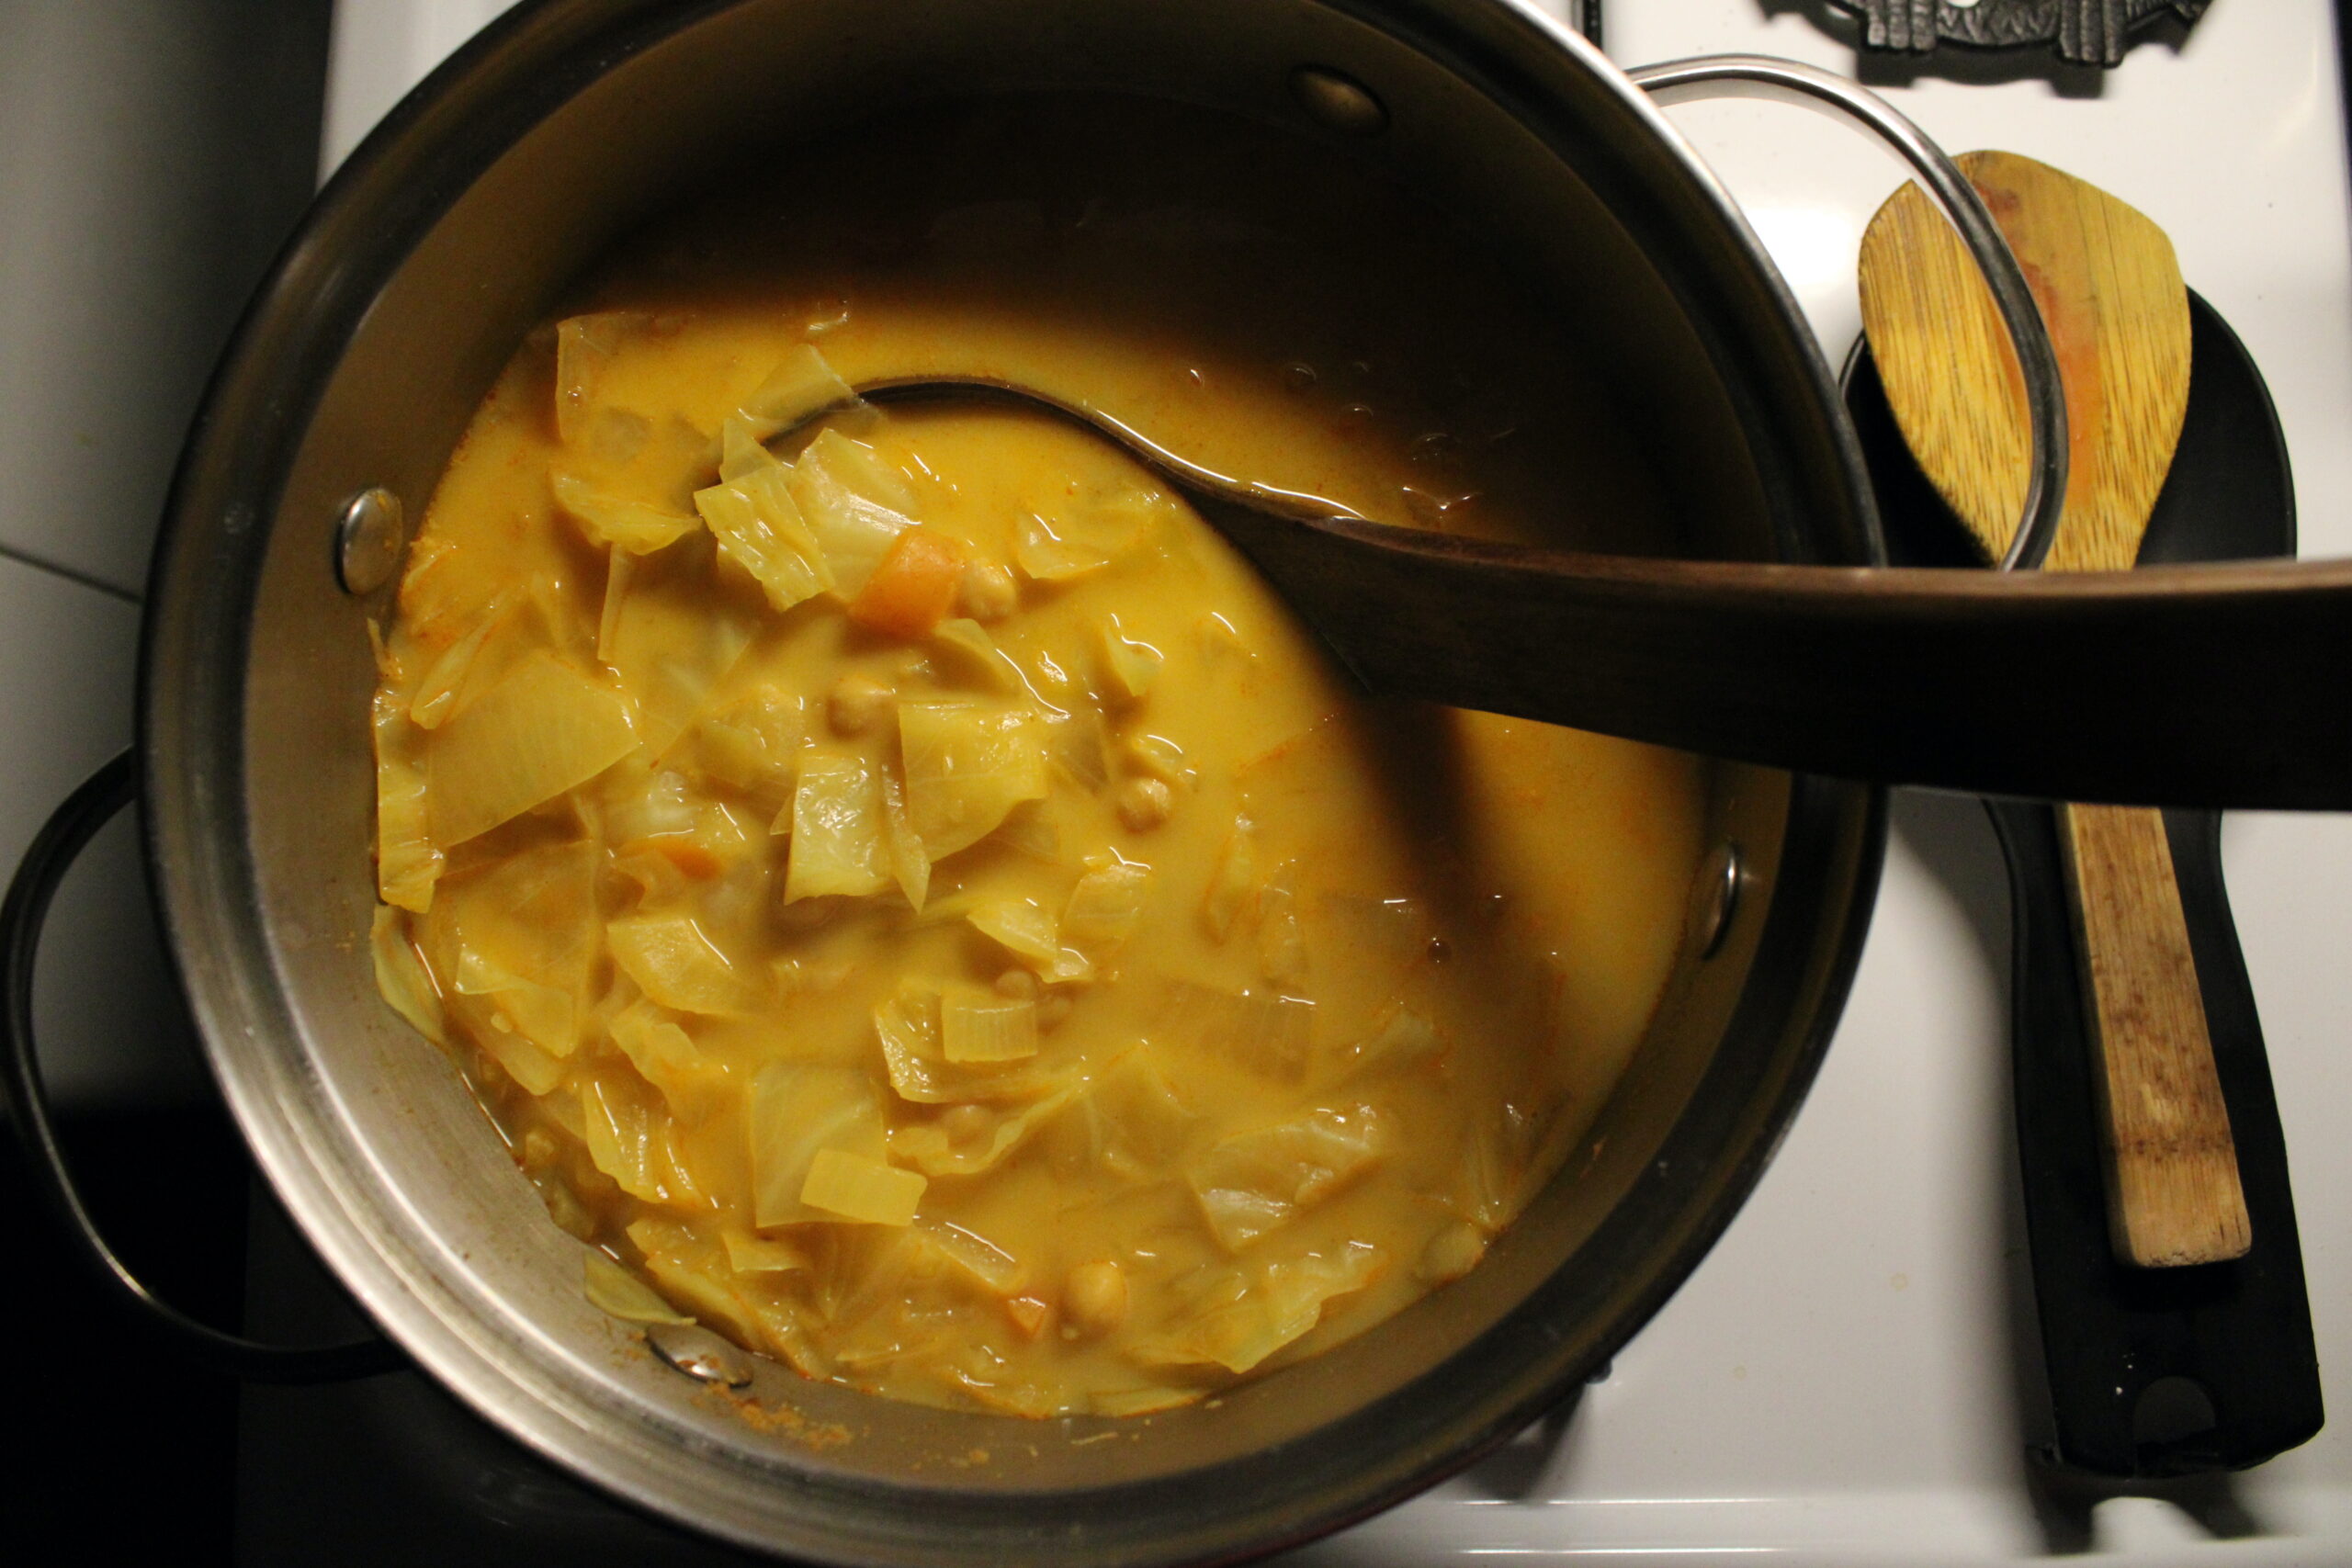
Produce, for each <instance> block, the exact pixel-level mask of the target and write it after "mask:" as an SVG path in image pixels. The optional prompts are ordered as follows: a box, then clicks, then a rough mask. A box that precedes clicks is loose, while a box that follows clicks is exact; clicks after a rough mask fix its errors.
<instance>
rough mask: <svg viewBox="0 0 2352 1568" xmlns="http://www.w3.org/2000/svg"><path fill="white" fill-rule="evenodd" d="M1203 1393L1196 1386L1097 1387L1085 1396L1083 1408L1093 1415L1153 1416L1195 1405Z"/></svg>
mask: <svg viewBox="0 0 2352 1568" xmlns="http://www.w3.org/2000/svg"><path fill="white" fill-rule="evenodd" d="M1202 1393H1204V1390H1201V1389H1197V1388H1115V1389H1100V1390H1097V1391H1096V1392H1095V1393H1091V1394H1090V1395H1088V1397H1087V1402H1086V1407H1087V1408H1088V1409H1089V1410H1091V1411H1092V1412H1093V1413H1094V1414H1095V1415H1097V1416H1156V1415H1158V1414H1159V1412H1161V1411H1163V1410H1181V1409H1182V1408H1183V1407H1184V1406H1185V1405H1187V1404H1195V1403H1197V1402H1198V1401H1199V1400H1200V1397H1201V1395H1202Z"/></svg>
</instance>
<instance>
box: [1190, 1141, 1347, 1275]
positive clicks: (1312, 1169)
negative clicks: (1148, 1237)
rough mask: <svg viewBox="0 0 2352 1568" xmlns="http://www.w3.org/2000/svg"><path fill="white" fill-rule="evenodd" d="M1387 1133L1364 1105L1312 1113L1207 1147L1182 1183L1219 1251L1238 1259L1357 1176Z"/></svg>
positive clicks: (1196, 1159)
mask: <svg viewBox="0 0 2352 1568" xmlns="http://www.w3.org/2000/svg"><path fill="white" fill-rule="evenodd" d="M1386 1134H1387V1123H1386V1122H1385V1120H1384V1119H1383V1118H1382V1117H1381V1115H1380V1113H1379V1112H1378V1111H1375V1110H1374V1109H1373V1108H1372V1107H1371V1106H1369V1105H1350V1106H1329V1105H1325V1106H1317V1107H1316V1108H1315V1109H1314V1110H1312V1111H1308V1112H1307V1113H1306V1115H1304V1116H1300V1117H1297V1118H1295V1119H1294V1120H1292V1121H1288V1122H1276V1123H1275V1124H1274V1125H1272V1126H1271V1127H1261V1128H1259V1129H1258V1130H1257V1131H1255V1132H1250V1133H1237V1134H1234V1135H1233V1136H1232V1137H1229V1138H1227V1139H1225V1140H1224V1141H1222V1142H1220V1143H1217V1144H1216V1145H1211V1146H1210V1147H1209V1148H1208V1149H1207V1150H1205V1151H1204V1153H1202V1154H1201V1155H1200V1156H1198V1157H1197V1158H1195V1159H1194V1160H1193V1162H1192V1163H1191V1164H1190V1165H1189V1166H1187V1167H1186V1168H1185V1172H1184V1178H1185V1179H1186V1180H1187V1181H1188V1182H1190V1183H1191V1184H1192V1188H1193V1195H1194V1196H1195V1197H1196V1198H1198V1199H1199V1200H1200V1204H1201V1214H1202V1216H1203V1218H1204V1219H1206V1220H1207V1222H1208V1226H1209V1230H1210V1232H1211V1233H1212V1234H1214V1235H1216V1239H1217V1242H1218V1244H1219V1245H1221V1246H1222V1247H1225V1248H1226V1249H1227V1251H1229V1252H1238V1251H1240V1250H1241V1249H1242V1248H1243V1247H1248V1246H1249V1245H1250V1243H1251V1242H1253V1241H1256V1240H1258V1239H1259V1238H1260V1237H1261V1236H1263V1235H1265V1234H1266V1233H1267V1232H1269V1231H1272V1230H1274V1229H1276V1228H1278V1227H1280V1226H1282V1225H1284V1224H1288V1223H1289V1222H1290V1221H1291V1220H1292V1219H1294V1218H1295V1217H1296V1216H1297V1214H1298V1213H1300V1212H1302V1211H1304V1210H1306V1209H1310V1208H1313V1207H1314V1206H1315V1205H1316V1204H1317V1203H1319V1202H1321V1201H1324V1200H1325V1199H1327V1198H1329V1197H1330V1196H1331V1195H1332V1194H1333V1193H1335V1192H1338V1191H1339V1190H1341V1189H1342V1188H1344V1187H1346V1186H1347V1185H1348V1183H1350V1182H1351V1181H1353V1180H1355V1179H1357V1178H1359V1177H1361V1176H1362V1175H1363V1174H1364V1172H1366V1171H1367V1170H1369V1169H1370V1168H1372V1166H1373V1165H1374V1163H1375V1162H1376V1161H1378V1159H1379V1158H1380V1156H1381V1154H1382V1151H1383V1149H1384V1147H1385V1142H1386Z"/></svg>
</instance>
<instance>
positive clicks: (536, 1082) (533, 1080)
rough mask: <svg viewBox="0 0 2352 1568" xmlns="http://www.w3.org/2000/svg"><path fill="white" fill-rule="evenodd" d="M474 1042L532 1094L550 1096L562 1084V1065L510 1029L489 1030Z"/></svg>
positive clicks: (478, 1036) (476, 1037)
mask: <svg viewBox="0 0 2352 1568" xmlns="http://www.w3.org/2000/svg"><path fill="white" fill-rule="evenodd" d="M475 1040H476V1043H479V1044H480V1045H481V1048H482V1050H483V1051H484V1052H486V1053H488V1054H489V1056H490V1059H491V1060H492V1061H493V1062H495V1063H497V1064H498V1066H501V1067H503V1069H505V1072H506V1075H507V1076H508V1077H511V1078H513V1079H514V1080H515V1082H516V1083H518V1084H521V1085H522V1086H523V1087H524V1089H527V1090H528V1091H530V1092H531V1093H532V1094H535V1095H539V1096H542V1097H544V1096H546V1095H549V1094H552V1093H554V1092H555V1089H556V1087H557V1086H558V1085H560V1083H562V1082H563V1064H562V1063H561V1062H559V1061H557V1060H556V1059H555V1058H554V1057H553V1056H550V1055H548V1054H547V1053H546V1052H545V1051H542V1050H540V1049H539V1048H538V1047H537V1045H534V1044H533V1043H531V1042H530V1041H529V1040H528V1039H526V1038H525V1037H524V1036H523V1035H521V1034H518V1033H516V1032H514V1031H513V1030H512V1029H504V1030H491V1031H489V1032H484V1033H482V1034H479V1035H477V1036H475Z"/></svg>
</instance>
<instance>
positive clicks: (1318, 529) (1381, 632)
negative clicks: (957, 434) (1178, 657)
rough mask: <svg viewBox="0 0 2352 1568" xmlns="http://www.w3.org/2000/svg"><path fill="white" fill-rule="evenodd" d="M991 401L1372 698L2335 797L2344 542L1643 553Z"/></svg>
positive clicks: (1893, 772) (1772, 744) (1008, 395)
mask: <svg viewBox="0 0 2352 1568" xmlns="http://www.w3.org/2000/svg"><path fill="white" fill-rule="evenodd" d="M861 391H862V392H863V393H864V394H865V395H867V396H869V397H873V398H875V399H876V400H905V399H911V398H923V399H935V398H975V397H986V398H990V399H994V400H1012V401H1016V402H1019V403H1022V404H1024V405H1026V406H1029V407H1033V408H1037V409H1044V410H1048V411H1050V412H1055V413H1057V414H1060V415H1061V416H1063V417H1064V418H1067V419H1072V420H1075V421H1077V422H1079V423H1082V424H1084V425H1086V426H1088V427H1089V428H1091V429H1092V430H1094V431H1096V432H1097V433H1099V434H1103V435H1104V436H1106V437H1108V438H1109V439H1111V440H1113V441H1114V442H1116V443H1117V444H1119V445H1120V446H1124V447H1125V448H1126V449H1128V450H1129V451H1130V452H1132V453H1134V454H1135V455H1136V457H1138V458H1140V459H1141V460H1142V461H1144V462H1145V463H1147V464H1148V465H1150V466H1151V467H1152V468H1156V469H1158V470H1159V472H1160V473H1162V474H1164V475H1166V476H1167V477H1168V478H1169V479H1170V480H1171V481H1172V482H1173V483H1174V484H1175V485H1176V486H1177V487H1178V488H1179V489H1181V490H1182V491H1184V493H1185V494H1186V495H1187V497H1188V498H1190V499H1191V500H1192V501H1193V503H1194V505H1195V506H1196V508H1197V509H1198V510H1199V512H1200V513H1201V515H1202V516H1203V517H1204V518H1205V519H1206V520H1207V521H1208V522H1209V524H1210V525H1212V526H1214V527H1216V529H1217V530H1218V531H1219V532H1221V533H1222V534H1224V535H1225V536H1226V537H1227V539H1229V540H1230V541H1232V543H1233V544H1234V545H1235V546H1236V547H1238V548H1239V549H1240V551H1241V552H1242V553H1243V554H1244V555H1246V556H1248V557H1249V558H1250V560H1251V561H1252V562H1254V563H1255V564H1256V566H1257V568H1258V570H1260V571H1261V572H1262V573H1264V574H1265V576H1266V578H1267V580H1268V581H1270V582H1271V583H1272V585H1273V587H1274V589H1275V591H1276V592H1279V593H1280V594H1282V595H1283V598H1284V599H1285V600H1286V601H1287V602H1288V604H1289V605H1290V607H1291V609H1292V610H1293V611H1295V613H1296V614H1297V615H1299V617H1300V618H1301V619H1302V620H1304V621H1306V624H1307V625H1308V626H1312V627H1314V628H1315V630H1316V631H1317V633H1318V634H1319V635H1320V636H1321V637H1322V638H1323V640H1324V642H1325V643H1326V644H1327V645H1329V648H1330V649H1331V651H1332V652H1333V654H1335V655H1336V656H1337V657H1338V659H1339V660H1340V663H1341V664H1343V665H1345V666H1346V667H1347V668H1348V669H1349V670H1350V671H1352V672H1353V673H1354V674H1355V675H1356V676H1357V678H1358V679H1359V680H1361V681H1362V682H1363V684H1364V685H1365V686H1366V687H1368V688H1370V689H1371V690H1372V691H1374V692H1376V693H1386V694H1398V695H1405V696H1414V697H1423V698H1427V699H1430V700H1431V701H1435V702H1441V703H1445V704H1449V705H1453V706H1456V707H1467V708H1480V709H1485V710H1487V711H1488V712H1493V713H1504V714H1512V715H1516V716H1520V717H1523V718H1534V719H1542V720H1544V721H1546V722H1549V723H1554V724H1566V725H1573V726H1575V727H1577V728H1581V729H1592V730H1599V731H1601V732H1604V733H1607V734H1611V735H1622V736H1627V737H1630V738H1632V739H1639V740H1648V741H1654V742H1657V743H1658V744H1660V745H1666V746H1674V747H1679V748H1682V749H1684V750H1692V751H1703V752H1707V753H1710V754H1712V755H1715V756H1722V757H1731V758H1736V759H1739V760H1742V761H1755V762H1763V763H1768V764H1770V765H1773V766H1777V767H1785V768H1791V769H1794V770H1797V771H1800V772H1804V773H1827V774H1833V775H1838V776H1843V777H1848V778H1860V779H1874V780H1881V781H1883V782H1886V783H1890V784H1928V785H1933V786H1940V787H1943V788H1949V789H1961V790H1967V791H1971V792H1973V793H1975V794H1979V795H2021V796H2029V797H2036V798H2042V799H2055V800H2072V801H2095V802H2111V803H2116V804H2127V805H2148V806H2234V807H2287V808H2302V809H2322V810H2341V809H2346V808H2352V637H2347V636H2346V627H2347V626H2352V562H2336V561H2327V562H2316V563H2313V562H2265V563H2259V564H2256V563H2247V564H2241V565H2233V566H2227V567H2203V566H2200V567H2159V568H2154V569H2143V570H2138V571H2085V572H2069V573H2065V574H2064V575H2056V576H2044V575H2041V574H2036V575H2033V576H2030V577H2023V576H1998V575H1996V574H1993V573H1969V572H1953V571H1938V570H1921V569H1916V568H1895V567H1828V566H1792V565H1781V564H1775V563H1768V562H1750V561H1695V560H1670V559H1653V558H1643V557H1633V556H1612V555H1591V554H1583V553H1578V552H1575V551H1566V550H1548V549H1539V548H1533V547H1524V546H1516V545H1500V544H1491V543H1487V542H1485V541H1481V540H1473V539H1464V538H1458V537H1455V536H1451V535H1444V534H1435V533H1427V532H1423V531H1421V530H1419V529H1413V528H1398V527H1392V526H1389V525H1385V524H1380V523H1372V522H1367V521H1365V520H1363V519H1362V518H1355V517H1332V516H1329V515H1328V513H1329V503H1328V502H1317V501H1316V500H1315V499H1314V498H1312V497H1306V496H1298V495H1294V494H1290V493H1288V492H1284V491H1274V490H1271V489H1267V488H1264V487H1253V486H1250V485H1248V484H1246V483H1243V482H1240V481H1238V480H1235V479H1231V478H1228V477H1227V476H1225V475H1222V474H1218V473H1216V472H1214V471H1212V470H1209V469H1206V468H1201V467H1199V466H1198V465H1196V464H1193V463H1191V462H1188V461H1186V460H1184V459H1183V458H1182V457H1178V456H1176V455H1174V454H1172V453H1170V452H1167V451H1165V450H1163V449H1162V448H1160V447H1159V446H1156V445H1154V444H1153V443H1152V442H1150V441H1149V440H1148V439H1146V438H1145V437H1144V436H1143V435H1141V434H1138V433H1137V432H1136V431H1134V430H1132V429H1130V428H1128V427H1127V426H1126V425H1125V424H1123V423H1120V422H1119V421H1117V420H1116V419H1114V418H1113V417H1111V416H1110V415H1108V414H1106V413H1103V412H1101V411H1099V410H1095V409H1091V408H1089V407H1085V406H1083V405H1077V404H1069V403H1064V402H1061V401H1059V400H1056V399H1054V398H1052V397H1051V396H1048V395H1046V394H1045V393H1041V392H1038V391H1035V390H1034V389H1027V388H1021V387H1012V386H1007V385H1005V384H1002V383H999V382H992V381H986V380H981V379H978V378H938V377H931V378H922V379H908V380H900V381H895V382H887V383H876V384H874V385H871V386H868V387H865V388H863V389H861Z"/></svg>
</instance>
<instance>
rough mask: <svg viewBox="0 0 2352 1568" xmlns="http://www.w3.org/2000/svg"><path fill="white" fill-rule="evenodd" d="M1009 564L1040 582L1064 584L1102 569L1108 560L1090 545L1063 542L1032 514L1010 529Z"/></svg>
mask: <svg viewBox="0 0 2352 1568" xmlns="http://www.w3.org/2000/svg"><path fill="white" fill-rule="evenodd" d="M1012 564H1013V565H1015V566H1017V567H1019V568H1020V569H1021V570H1022V574H1023V576H1026V577H1029V578H1032V579H1034V580H1035V581H1040V582H1068V581H1070V580H1071V579H1073V578H1079V577H1084V576H1086V575H1087V574H1088V573H1089V572H1095V571H1100V570H1103V568H1104V567H1106V566H1109V565H1110V564H1111V558H1110V557H1109V556H1108V555H1106V554H1104V553H1103V551H1101V550H1098V549H1096V548H1095V547H1093V546H1091V545H1088V544H1082V543H1080V541H1078V540H1076V539H1066V538H1064V537H1063V536H1061V535H1060V534H1058V533H1057V532H1055V530H1054V525H1052V524H1050V523H1048V522H1046V520H1045V519H1044V518H1043V517H1040V516H1038V515H1037V514H1036V513H1034V512H1033V513H1030V514H1029V515H1028V516H1026V517H1024V518H1023V519H1021V521H1019V522H1018V523H1016V524H1014V525H1013V527H1012Z"/></svg>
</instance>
